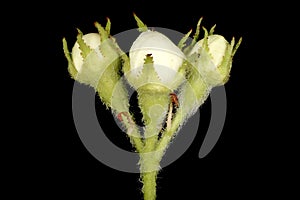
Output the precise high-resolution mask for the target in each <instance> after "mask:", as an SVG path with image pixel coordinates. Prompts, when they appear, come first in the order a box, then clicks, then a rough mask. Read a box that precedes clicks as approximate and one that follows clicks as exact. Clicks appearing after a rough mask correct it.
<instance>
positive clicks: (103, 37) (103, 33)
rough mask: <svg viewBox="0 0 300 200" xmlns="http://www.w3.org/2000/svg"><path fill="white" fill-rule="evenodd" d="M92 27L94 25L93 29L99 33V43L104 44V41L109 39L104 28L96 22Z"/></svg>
mask: <svg viewBox="0 0 300 200" xmlns="http://www.w3.org/2000/svg"><path fill="white" fill-rule="evenodd" d="M94 25H95V27H96V28H97V30H98V32H99V35H100V39H101V42H104V41H105V40H107V39H108V37H109V33H108V32H107V30H106V29H105V28H103V27H102V25H101V24H100V23H98V22H95V23H94ZM109 26H110V25H109ZM109 29H110V28H109Z"/></svg>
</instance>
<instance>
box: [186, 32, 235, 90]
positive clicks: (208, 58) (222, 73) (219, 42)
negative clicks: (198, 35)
mask: <svg viewBox="0 0 300 200" xmlns="http://www.w3.org/2000/svg"><path fill="white" fill-rule="evenodd" d="M240 42H241V40H240V41H239V43H238V45H236V47H235V48H233V47H234V38H233V39H232V41H231V43H230V44H229V43H228V42H227V41H226V39H225V38H224V37H223V36H221V35H216V34H214V35H209V36H208V35H207V32H206V36H205V37H204V39H202V40H200V41H198V42H197V43H196V44H195V46H194V47H193V48H192V50H191V51H190V52H189V54H188V56H189V58H190V59H189V60H190V62H191V63H192V64H193V65H194V66H195V67H196V68H197V69H198V71H199V73H200V74H201V76H202V78H203V79H204V80H205V82H206V83H207V84H208V85H210V86H212V87H215V86H219V85H223V84H225V83H226V82H227V80H228V78H229V74H230V70H231V66H232V58H233V55H234V53H235V51H236V49H237V48H238V46H239V44H240Z"/></svg>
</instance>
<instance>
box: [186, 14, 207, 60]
mask: <svg viewBox="0 0 300 200" xmlns="http://www.w3.org/2000/svg"><path fill="white" fill-rule="evenodd" d="M202 19H203V17H201V18H200V19H199V20H198V23H197V26H196V31H195V34H194V36H193V40H192V42H191V44H190V45H189V46H187V47H186V48H185V49H184V50H183V53H184V54H185V55H187V54H189V52H190V51H191V50H192V48H193V47H194V46H195V44H196V43H197V42H198V39H199V35H200V25H201V22H202Z"/></svg>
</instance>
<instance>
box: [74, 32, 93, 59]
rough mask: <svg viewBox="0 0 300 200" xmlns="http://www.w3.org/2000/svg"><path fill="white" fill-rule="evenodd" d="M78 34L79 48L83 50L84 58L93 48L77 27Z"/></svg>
mask: <svg viewBox="0 0 300 200" xmlns="http://www.w3.org/2000/svg"><path fill="white" fill-rule="evenodd" d="M77 31H78V34H77V43H78V44H79V49H80V50H81V56H82V58H83V59H85V58H86V57H87V55H89V54H90V52H91V51H92V49H91V48H90V47H89V46H88V45H87V44H86V43H85V42H84V40H83V39H82V36H83V33H82V32H81V31H80V30H79V29H78V28H77Z"/></svg>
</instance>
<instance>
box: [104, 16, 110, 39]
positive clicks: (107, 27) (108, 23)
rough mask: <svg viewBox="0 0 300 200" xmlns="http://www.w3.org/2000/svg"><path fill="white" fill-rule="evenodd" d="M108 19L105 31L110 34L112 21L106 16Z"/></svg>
mask: <svg viewBox="0 0 300 200" xmlns="http://www.w3.org/2000/svg"><path fill="white" fill-rule="evenodd" d="M106 20H107V22H106V26H105V31H106V32H107V34H108V35H110V28H111V22H110V19H109V18H108V17H107V18H106Z"/></svg>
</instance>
